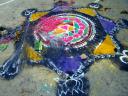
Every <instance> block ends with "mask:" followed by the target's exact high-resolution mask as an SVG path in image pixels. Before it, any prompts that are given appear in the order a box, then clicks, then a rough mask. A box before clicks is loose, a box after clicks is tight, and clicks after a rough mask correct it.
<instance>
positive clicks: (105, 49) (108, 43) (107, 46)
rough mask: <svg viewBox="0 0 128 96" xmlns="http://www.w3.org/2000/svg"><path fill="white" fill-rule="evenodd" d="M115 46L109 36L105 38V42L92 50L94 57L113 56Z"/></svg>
mask: <svg viewBox="0 0 128 96" xmlns="http://www.w3.org/2000/svg"><path fill="white" fill-rule="evenodd" d="M115 48H116V46H115V44H114V43H113V41H112V39H111V37H110V36H109V35H107V36H106V38H105V40H104V41H103V42H102V43H101V44H100V45H99V46H98V47H97V48H96V49H95V50H94V54H95V55H105V54H110V55H114V54H115V50H114V49H115Z"/></svg>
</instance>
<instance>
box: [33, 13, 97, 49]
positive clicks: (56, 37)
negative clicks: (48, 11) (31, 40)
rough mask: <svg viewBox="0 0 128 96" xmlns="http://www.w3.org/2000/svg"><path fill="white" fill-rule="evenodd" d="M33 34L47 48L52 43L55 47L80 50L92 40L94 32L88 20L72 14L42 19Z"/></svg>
mask: <svg viewBox="0 0 128 96" xmlns="http://www.w3.org/2000/svg"><path fill="white" fill-rule="evenodd" d="M34 33H35V37H37V38H38V39H41V40H42V41H43V42H44V45H45V46H47V47H50V45H51V44H52V43H53V42H54V44H55V46H61V45H62V44H63V45H64V46H70V47H73V48H80V47H83V46H85V45H86V44H87V43H88V41H91V40H92V39H93V38H94V36H95V34H96V30H95V25H94V23H93V22H92V21H91V20H90V19H89V18H86V17H83V16H82V15H78V14H73V13H66V14H65V13H62V14H56V15H52V16H49V17H42V18H41V19H40V21H39V23H38V24H37V25H36V27H35V30H34ZM60 41H61V42H60Z"/></svg>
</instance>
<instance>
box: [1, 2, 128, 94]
mask: <svg viewBox="0 0 128 96" xmlns="http://www.w3.org/2000/svg"><path fill="white" fill-rule="evenodd" d="M0 1H1V2H2V1H4V0H0ZM5 1H6V0H5ZM56 1H57V0H56ZM91 1H95V0H76V4H75V5H74V6H76V7H80V6H86V5H87V4H88V3H89V2H91ZM100 3H101V4H102V5H103V6H104V7H106V8H111V10H108V11H106V12H105V11H100V13H101V14H102V15H104V16H107V17H109V18H112V19H114V20H118V18H120V17H124V18H127V19H128V15H122V14H120V12H121V11H122V10H127V8H128V0H103V2H100ZM52 6H53V0H15V1H14V2H12V3H10V4H7V5H4V6H0V18H2V19H0V26H1V25H5V26H9V27H15V26H17V25H19V24H22V21H24V19H25V18H24V17H22V16H21V15H20V13H21V12H22V11H23V10H24V9H27V8H38V9H39V10H43V9H45V10H47V9H50V8H52ZM127 36H128V30H122V31H120V33H119V34H118V39H119V40H120V41H121V43H122V44H124V45H125V46H127V47H128V39H127V38H128V37H127ZM12 53H13V46H12V44H11V43H10V44H9V47H8V48H7V50H6V51H5V52H3V53H0V64H2V62H4V60H6V59H7V58H8V57H9V56H10V55H11V54H12ZM87 76H88V78H89V80H90V85H91V89H90V96H128V72H125V71H120V70H119V69H118V67H116V66H114V64H113V63H112V62H111V61H110V60H101V61H98V62H96V63H95V64H94V65H93V66H91V68H90V71H89V72H88V73H87ZM56 80H57V74H55V73H54V72H53V71H51V70H49V69H47V68H44V67H41V66H34V67H31V66H28V65H24V66H23V68H22V72H21V73H20V74H19V75H18V76H17V77H16V78H15V79H13V80H10V81H7V80H2V79H0V96H55V93H56Z"/></svg>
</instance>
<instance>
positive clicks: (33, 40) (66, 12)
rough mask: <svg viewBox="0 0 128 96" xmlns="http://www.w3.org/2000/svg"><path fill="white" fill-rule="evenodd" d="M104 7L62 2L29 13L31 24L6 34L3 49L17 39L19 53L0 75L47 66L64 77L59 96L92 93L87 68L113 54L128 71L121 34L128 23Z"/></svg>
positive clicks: (0, 42) (127, 52)
mask: <svg viewBox="0 0 128 96" xmlns="http://www.w3.org/2000/svg"><path fill="white" fill-rule="evenodd" d="M100 7H101V5H100V4H98V3H90V4H88V7H87V8H73V7H71V6H68V3H67V2H63V1H59V2H57V3H55V5H54V8H52V9H51V10H48V11H38V10H37V9H27V10H25V11H23V12H22V15H23V16H25V17H26V21H25V23H24V24H23V25H20V26H18V27H16V28H15V29H9V28H6V29H5V30H2V32H1V34H0V50H3V51H4V50H5V49H6V47H7V44H8V43H9V42H11V41H13V42H14V46H15V52H14V53H13V54H12V56H11V57H10V58H9V59H7V60H6V61H5V62H4V64H3V65H2V66H1V68H0V76H1V77H3V78H5V79H12V78H14V77H15V76H16V75H17V74H18V73H19V71H20V67H21V66H22V64H24V63H25V62H27V63H28V64H30V65H34V64H35V65H36V64H41V65H43V66H45V67H47V68H50V69H51V70H54V71H55V72H56V73H57V74H58V75H59V77H60V79H59V81H58V86H57V91H56V96H89V85H90V84H89V81H88V79H87V77H86V72H87V71H88V69H89V68H90V66H91V65H92V64H94V62H95V61H96V60H99V59H104V58H111V60H112V61H113V62H115V63H116V64H117V65H118V66H119V68H120V69H121V70H126V71H127V70H128V50H127V49H125V48H124V47H123V46H122V45H121V43H120V42H119V41H118V40H117V38H116V34H117V33H118V31H119V30H120V29H123V28H128V21H127V20H125V19H120V20H118V22H114V21H113V20H111V19H108V18H106V17H103V16H101V15H100V14H99V13H98V11H97V9H99V8H100ZM6 31H7V32H6ZM4 44H5V45H4ZM44 78H45V77H44Z"/></svg>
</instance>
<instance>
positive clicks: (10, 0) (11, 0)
mask: <svg viewBox="0 0 128 96" xmlns="http://www.w3.org/2000/svg"><path fill="white" fill-rule="evenodd" d="M13 1H15V0H9V1H7V2H4V3H1V4H0V6H3V5H6V4H8V3H11V2H13Z"/></svg>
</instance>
